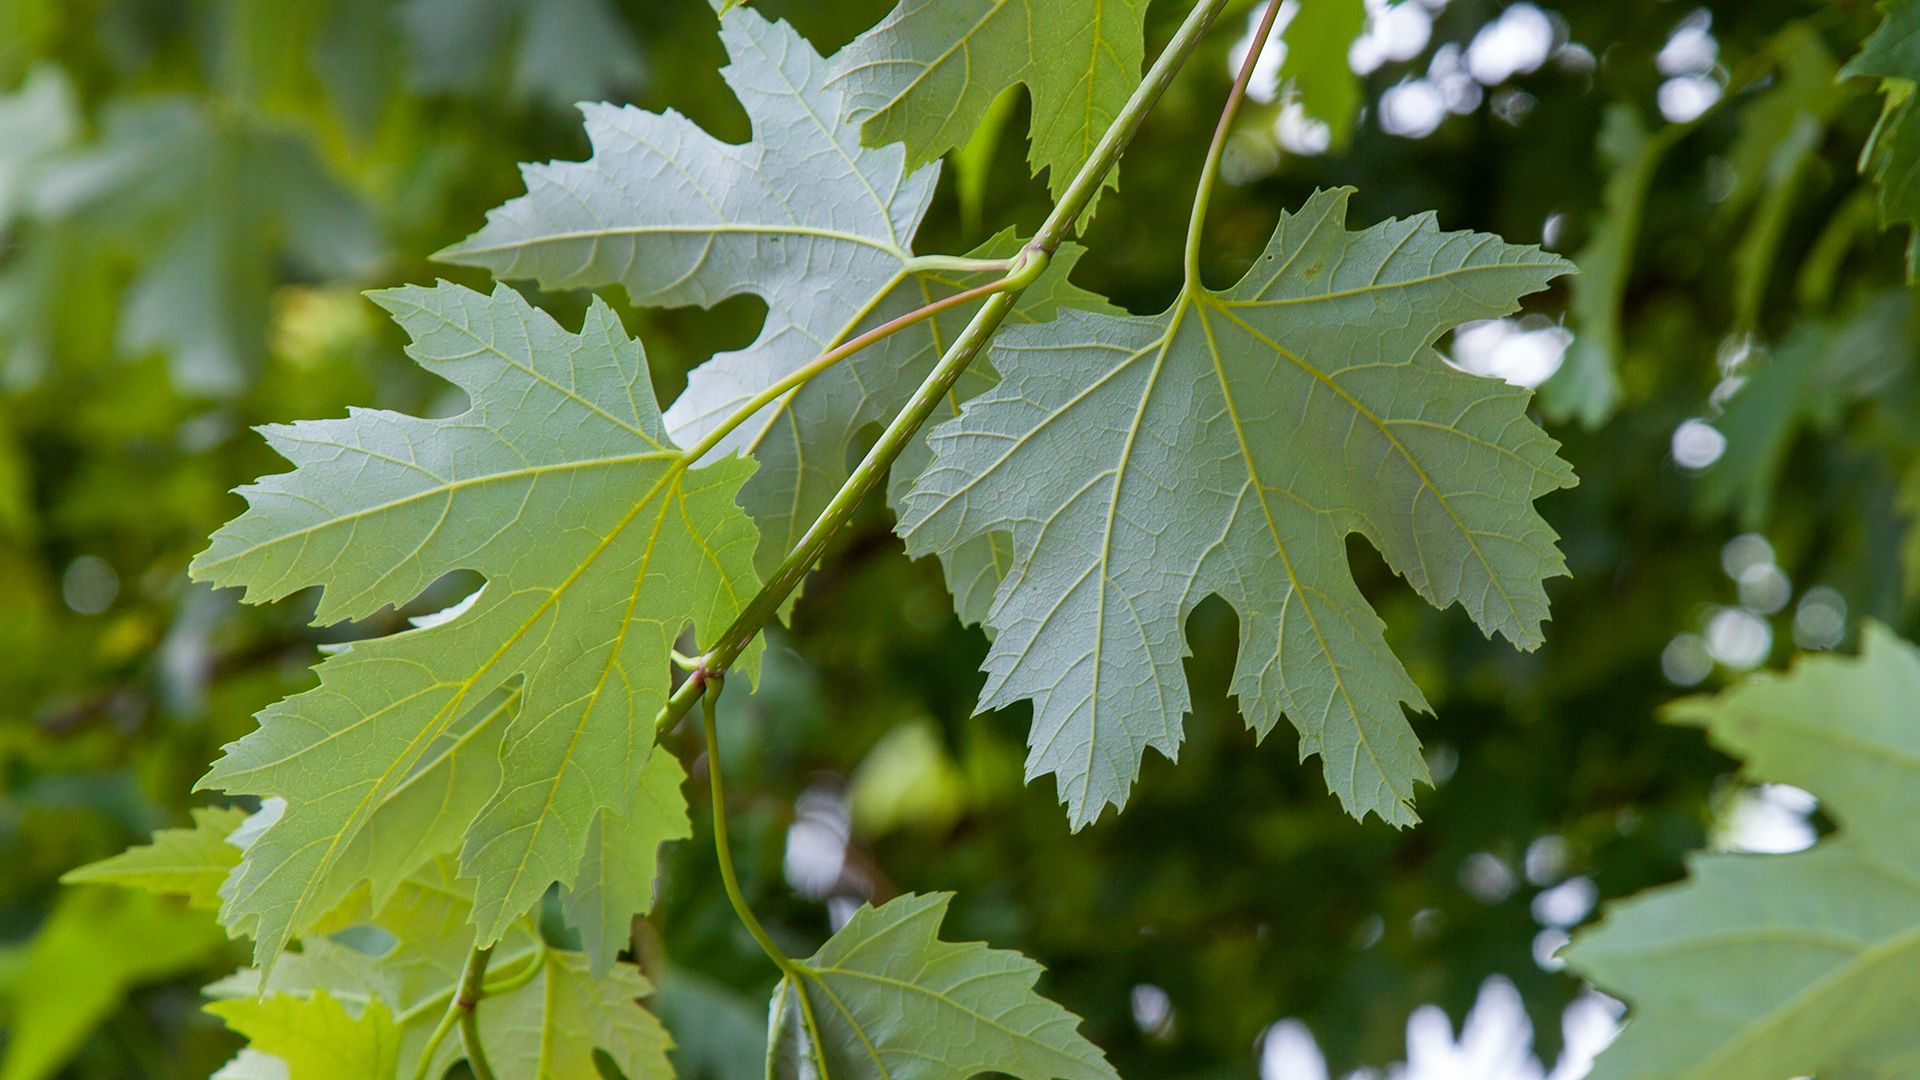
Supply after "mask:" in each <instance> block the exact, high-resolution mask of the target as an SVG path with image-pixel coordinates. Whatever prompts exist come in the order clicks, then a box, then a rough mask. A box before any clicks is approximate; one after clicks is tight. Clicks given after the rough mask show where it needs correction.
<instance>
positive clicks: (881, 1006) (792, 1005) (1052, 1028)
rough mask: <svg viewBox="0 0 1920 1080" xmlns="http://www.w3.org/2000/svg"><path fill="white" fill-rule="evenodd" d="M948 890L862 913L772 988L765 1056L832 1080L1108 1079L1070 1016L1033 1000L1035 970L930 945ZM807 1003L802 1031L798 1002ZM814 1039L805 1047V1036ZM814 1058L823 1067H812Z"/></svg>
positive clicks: (996, 953) (1018, 959) (957, 946)
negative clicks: (987, 1075) (769, 1047)
mask: <svg viewBox="0 0 1920 1080" xmlns="http://www.w3.org/2000/svg"><path fill="white" fill-rule="evenodd" d="M950 899H952V894H950V893H931V894H927V895H920V896H915V895H907V896H901V897H898V898H896V899H893V900H890V901H888V902H887V903H885V904H883V905H881V906H880V907H878V908H872V907H863V908H861V909H860V910H859V911H857V912H855V913H854V916H853V918H852V919H850V920H849V921H848V922H847V925H846V926H844V927H842V928H841V929H840V932H839V933H836V934H835V935H833V937H832V939H830V940H829V941H828V942H827V943H826V945H824V946H822V947H821V949H820V951H819V952H817V953H815V954H814V955H813V956H812V957H811V958H810V959H807V960H802V961H796V966H797V969H798V971H799V972H800V978H799V981H798V983H797V984H796V983H795V982H794V980H793V979H792V978H791V977H789V978H788V979H786V980H783V981H782V982H781V984H780V986H779V987H778V988H777V989H776V990H775V991H774V996H773V1004H772V1010H773V1015H772V1021H773V1022H772V1029H773V1030H772V1038H773V1039H774V1047H773V1052H774V1054H775V1055H776V1056H777V1057H778V1058H782V1059H784V1060H786V1061H787V1062H790V1063H797V1062H799V1061H801V1060H805V1061H807V1063H808V1064H809V1065H812V1066H813V1067H814V1068H815V1069H817V1070H818V1071H817V1073H816V1075H821V1076H830V1077H833V1078H834V1080H861V1078H872V1080H968V1078H969V1077H972V1076H974V1075H976V1074H978V1073H983V1072H993V1073H1004V1074H1006V1075H1008V1076H1013V1077H1018V1078H1019V1080H1056V1078H1057V1080H1117V1077H1118V1075H1119V1074H1117V1073H1115V1072H1114V1071H1113V1066H1111V1065H1109V1064H1107V1059H1106V1056H1105V1055H1104V1054H1102V1053H1101V1052H1100V1049H1099V1047H1097V1046H1095V1045H1093V1044H1092V1043H1091V1042H1088V1041H1087V1040H1086V1038H1085V1037H1084V1036H1082V1035H1081V1034H1080V1032H1079V1025H1080V1018H1079V1017H1077V1016H1075V1015H1073V1014H1072V1013H1070V1012H1068V1011H1066V1010H1065V1009H1063V1008H1061V1007H1060V1006H1058V1005H1056V1004H1054V1003H1053V1002H1051V1001H1048V1000H1047V999H1046V998H1043V997H1041V996H1040V995H1038V994H1036V993H1034V992H1033V984H1034V982H1035V980H1037V979H1038V978H1039V977H1040V972H1041V967H1040V965H1039V964H1036V963H1034V962H1033V961H1032V960H1029V959H1027V958H1026V957H1024V956H1021V955H1020V954H1019V953H1014V952H1008V951H1005V950H1002V949H990V948H988V947H987V946H986V945H984V944H981V943H980V942H966V943H955V942H947V941H941V940H939V937H938V935H939V931H940V922H941V920H942V919H944V918H945V917H946V912H947V902H948V901H949V900H950ZM801 993H804V994H805V995H806V996H807V1002H808V1006H809V1008H810V1011H811V1013H812V1015H813V1019H814V1023H815V1024H816V1025H817V1028H812V1029H810V1027H809V1025H808V1023H807V1021H806V1019H805V1017H804V1014H803V1012H802V1010H801V1008H800V1004H799V999H798V995H799V994H801ZM816 1034H817V1036H818V1041H817V1043H816V1041H815V1038H814V1036H815V1035H816ZM822 1054H824V1058H825V1060H824V1061H821V1060H820V1057H821V1055H822Z"/></svg>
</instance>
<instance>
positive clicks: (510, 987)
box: [480, 927, 547, 997]
mask: <svg viewBox="0 0 1920 1080" xmlns="http://www.w3.org/2000/svg"><path fill="white" fill-rule="evenodd" d="M533 941H534V949H533V952H531V953H529V954H527V963H526V966H525V967H521V968H517V969H515V970H514V972H513V974H511V975H503V976H501V977H500V978H498V979H495V980H494V981H492V982H488V983H483V984H481V987H480V994H481V996H482V997H499V996H501V995H502V994H511V993H513V992H514V991H515V990H518V989H520V988H521V987H523V986H525V985H527V984H528V983H530V982H532V981H533V977H534V976H535V975H538V974H540V972H541V971H542V970H543V969H544V968H545V967H546V966H547V939H546V938H544V937H541V936H540V931H539V928H538V927H535V928H534V929H533Z"/></svg>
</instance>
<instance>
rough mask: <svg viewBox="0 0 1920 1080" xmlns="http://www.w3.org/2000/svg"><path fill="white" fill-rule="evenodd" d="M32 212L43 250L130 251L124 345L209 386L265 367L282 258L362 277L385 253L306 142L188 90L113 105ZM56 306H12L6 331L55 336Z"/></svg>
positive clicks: (43, 186)
mask: <svg viewBox="0 0 1920 1080" xmlns="http://www.w3.org/2000/svg"><path fill="white" fill-rule="evenodd" d="M33 211H34V213H35V215H36V216H37V217H38V218H40V219H42V221H43V226H44V231H43V232H42V234H41V235H39V236H37V237H36V238H35V242H36V243H37V244H42V245H51V246H55V247H61V248H67V249H71V250H72V251H74V252H102V253H117V252H127V253H130V254H131V255H132V257H133V259H134V261H135V263H136V264H137V265H138V267H139V272H138V273H137V274H136V276H135V277H134V279H133V281H132V282H131V283H130V285H129V286H128V288H127V290H126V294H125V297H124V300H123V302H122V307H121V311H120V315H119V327H118V343H119V348H120V351H121V352H122V353H123V354H125V355H129V356H136V357H137V356H144V355H147V354H149V353H160V354H162V355H165V356H167V357H168V358H169V360H170V362H171V364H172V366H173V370H174V372H175V377H176V379H177V380H178V381H179V382H180V384H181V385H182V386H184V387H187V388H190V389H192V390H196V391H200V392H223V393H231V392H233V391H236V390H238V389H239V388H241V387H242V386H244V385H245V383H246V382H247V381H248V379H249V377H250V376H251V374H252V373H253V372H254V371H255V370H256V369H257V368H258V366H259V363H260V358H261V355H262V353H263V350H264V347H265V335H266V326H267V310H268V303H267V297H268V293H269V289H270V286H271V283H272V281H273V280H274V276H275V275H274V269H275V265H276V262H277V261H278V260H279V259H281V258H283V257H284V258H287V259H290V260H292V261H293V262H294V263H296V264H298V265H300V266H302V267H304V268H306V269H308V270H310V271H312V272H316V273H320V274H324V275H328V276H339V277H348V278H351V277H354V276H357V275H362V274H366V273H368V272H370V271H371V269H372V268H373V266H374V265H375V264H376V263H377V261H378V260H379V258H380V257H381V253H382V245H381V241H380V238H379V235H378V232H377V230H376V228H375V226H374V223H373V220H372V218H371V216H370V215H369V213H368V212H367V209H366V207H365V206H364V205H363V204H362V203H361V202H360V201H359V199H358V198H356V197H355V196H354V195H353V194H352V193H351V192H350V191H348V190H347V189H346V188H345V187H343V186H342V185H341V184H340V183H339V181H338V180H336V179H335V178H334V177H333V175H332V174H331V173H330V172H329V170H328V169H327V168H326V166H325V164H324V163H323V162H322V161H321V160H320V158H319V157H318V155H317V154H316V153H315V151H314V148H313V146H312V144H311V143H310V142H309V141H308V140H306V139H305V138H303V137H301V136H300V135H298V134H295V133H293V132H291V131H288V130H284V129H280V128H276V127H271V126H267V125H265V124H254V123H245V122H237V121H233V120H230V119H227V118H223V117H220V116H217V115H215V114H213V113H212V112H210V111H209V110H208V109H207V108H205V107H204V106H203V105H202V104H201V103H198V102H195V101H192V100H190V99H187V98H183V97H158V98H145V99H137V100H133V101H121V102H116V103H114V105H113V106H112V107H111V108H110V109H109V110H108V111H107V113H106V115H105V116H104V118H103V119H102V121H101V133H100V137H99V138H98V139H97V140H96V141H95V142H94V143H92V144H90V145H88V146H86V147H85V148H83V149H81V150H79V151H77V152H76V153H74V154H72V155H70V156H68V157H66V158H64V159H63V160H61V161H60V162H59V163H57V164H56V165H53V166H49V167H48V171H47V172H46V174H45V175H44V176H43V177H42V179H41V180H40V182H39V183H38V184H37V185H36V187H35V191H34V200H33ZM50 257H51V256H50ZM59 266H60V263H59V262H57V261H55V262H51V263H49V264H47V265H45V266H43V267H41V268H40V269H41V271H42V273H43V275H44V274H45V273H46V272H47V271H49V270H56V272H57V268H58V267H59ZM56 280H57V279H56ZM52 300H53V297H52V296H47V297H45V298H44V299H42V300H41V301H40V302H39V303H25V304H22V305H20V307H21V309H20V310H17V311H11V312H7V313H5V314H6V315H8V316H10V317H8V318H5V319H0V333H3V334H6V335H7V336H11V337H15V338H31V337H34V336H36V334H37V335H38V336H41V337H45V336H46V333H47V332H46V331H45V330H44V329H42V326H43V324H44V323H45V321H46V320H47V319H48V318H49V317H50V312H49V310H48V306H49V305H50V303H51V302H52ZM9 324H11V325H9Z"/></svg>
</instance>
